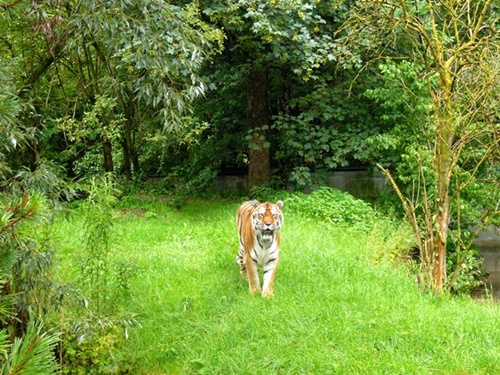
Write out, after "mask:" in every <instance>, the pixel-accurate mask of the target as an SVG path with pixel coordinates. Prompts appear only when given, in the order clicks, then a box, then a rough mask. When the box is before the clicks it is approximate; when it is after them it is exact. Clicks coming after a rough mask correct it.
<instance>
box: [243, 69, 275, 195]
mask: <svg viewBox="0 0 500 375" xmlns="http://www.w3.org/2000/svg"><path fill="white" fill-rule="evenodd" d="M247 121H248V128H249V130H250V132H251V135H252V138H251V139H250V143H249V151H248V187H249V188H250V189H251V188H253V187H254V186H262V185H264V184H266V183H268V182H269V181H271V161H270V155H269V146H268V145H267V144H266V143H267V141H266V138H265V136H266V133H267V131H266V129H265V127H266V126H269V124H270V111H269V80H268V77H267V71H266V69H264V68H256V69H253V70H251V71H250V73H249V75H248V94H247ZM263 127H264V128H263Z"/></svg>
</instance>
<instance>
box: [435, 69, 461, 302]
mask: <svg viewBox="0 0 500 375" xmlns="http://www.w3.org/2000/svg"><path fill="white" fill-rule="evenodd" d="M440 88H441V91H440V93H438V94H437V96H436V97H435V99H437V101H436V102H435V105H436V125H437V129H436V132H437V136H436V143H435V156H434V171H435V173H436V190H437V197H436V198H437V199H436V206H435V210H434V215H435V217H436V219H435V223H436V229H435V233H434V244H433V247H434V249H433V254H432V255H433V257H432V258H431V259H432V267H433V270H432V273H433V276H434V289H435V290H436V291H437V292H439V291H441V289H442V288H443V285H444V283H445V282H446V243H447V238H448V225H449V216H450V213H449V210H450V208H449V199H450V198H449V194H450V181H451V176H452V172H453V150H452V144H453V136H454V134H455V126H454V120H453V92H452V91H453V88H452V79H451V72H450V71H448V70H447V69H446V68H442V70H441V72H440Z"/></svg>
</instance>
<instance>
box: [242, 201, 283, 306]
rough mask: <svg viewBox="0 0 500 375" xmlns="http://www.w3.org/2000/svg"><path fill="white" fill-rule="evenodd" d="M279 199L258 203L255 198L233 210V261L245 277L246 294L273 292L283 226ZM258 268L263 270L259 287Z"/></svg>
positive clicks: (267, 293) (270, 294)
mask: <svg viewBox="0 0 500 375" xmlns="http://www.w3.org/2000/svg"><path fill="white" fill-rule="evenodd" d="M282 208H283V202H282V201H278V202H276V203H270V202H264V203H259V202H258V201H256V200H252V201H246V202H243V203H242V204H241V206H240V207H239V208H238V211H237V213H236V224H237V227H238V236H239V242H240V245H239V252H238V256H237V257H236V263H238V264H239V266H240V273H241V275H242V276H243V277H246V278H247V280H248V286H249V289H250V293H252V294H254V293H262V296H263V297H270V296H272V295H274V291H273V285H274V277H275V275H276V267H277V266H278V261H279V258H278V255H279V247H280V229H281V227H282V226H283V221H284V217H283V212H282ZM259 267H260V268H262V269H263V273H264V276H263V286H262V289H261V287H260V280H259Z"/></svg>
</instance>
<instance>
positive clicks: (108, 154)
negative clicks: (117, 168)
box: [102, 140, 114, 172]
mask: <svg viewBox="0 0 500 375" xmlns="http://www.w3.org/2000/svg"><path fill="white" fill-rule="evenodd" d="M112 150H113V149H112V146H111V142H110V141H109V140H105V141H103V143H102V151H103V154H104V170H105V171H106V172H114V165H113V155H112Z"/></svg>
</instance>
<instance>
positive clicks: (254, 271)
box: [244, 254, 262, 294]
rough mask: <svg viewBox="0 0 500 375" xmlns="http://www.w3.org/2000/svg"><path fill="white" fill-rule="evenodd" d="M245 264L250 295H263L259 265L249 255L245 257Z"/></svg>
mask: <svg viewBox="0 0 500 375" xmlns="http://www.w3.org/2000/svg"><path fill="white" fill-rule="evenodd" d="M244 262H245V266H246V269H247V278H248V287H249V290H250V293H252V294H254V293H261V291H262V289H261V288H260V280H259V267H258V265H257V263H256V262H255V261H254V260H253V259H252V258H251V257H250V256H249V255H248V254H246V255H245V259H244Z"/></svg>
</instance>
